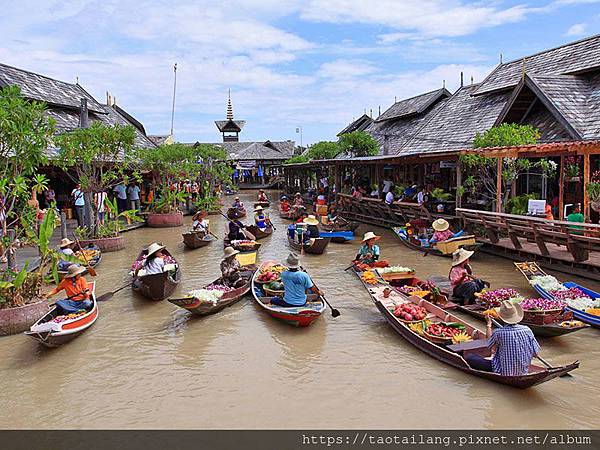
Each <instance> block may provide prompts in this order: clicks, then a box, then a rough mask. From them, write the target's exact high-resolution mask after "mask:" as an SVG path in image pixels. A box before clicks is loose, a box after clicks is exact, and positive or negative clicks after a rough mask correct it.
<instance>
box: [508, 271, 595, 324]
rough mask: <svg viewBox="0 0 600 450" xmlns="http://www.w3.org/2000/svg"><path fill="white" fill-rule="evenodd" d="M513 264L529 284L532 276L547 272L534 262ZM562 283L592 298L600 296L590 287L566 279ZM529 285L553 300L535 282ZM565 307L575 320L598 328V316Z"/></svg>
mask: <svg viewBox="0 0 600 450" xmlns="http://www.w3.org/2000/svg"><path fill="white" fill-rule="evenodd" d="M515 266H517V268H518V269H519V271H520V272H521V273H522V274H523V275H524V276H525V278H527V281H529V283H530V284H531V280H532V278H533V277H534V276H546V275H547V273H546V272H544V271H543V270H542V269H541V268H540V266H538V264H537V263H535V262H525V263H515ZM562 284H563V286H564V287H566V288H567V289H570V288H579V289H581V290H582V291H583V293H584V294H587V295H589V296H590V297H591V298H594V299H596V298H600V293H598V292H595V291H592V290H591V289H588V288H586V287H583V286H580V285H579V284H577V283H573V282H570V281H568V282H566V283H562ZM531 286H532V287H533V289H535V291H536V292H537V293H538V294H540V296H541V297H543V298H546V299H549V300H554V296H553V295H552V294H550V293H549V292H548V291H546V290H545V289H544V288H542V287H540V286H538V285H535V284H531ZM567 309H568V310H569V311H571V312H572V313H573V316H574V317H575V318H576V319H577V320H581V321H582V322H584V323H587V324H589V325H591V326H593V327H595V328H600V316H595V315H593V314H588V313H586V312H585V311H582V310H581V309H576V308H571V307H570V306H567Z"/></svg>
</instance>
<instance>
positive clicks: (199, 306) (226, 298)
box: [169, 266, 256, 316]
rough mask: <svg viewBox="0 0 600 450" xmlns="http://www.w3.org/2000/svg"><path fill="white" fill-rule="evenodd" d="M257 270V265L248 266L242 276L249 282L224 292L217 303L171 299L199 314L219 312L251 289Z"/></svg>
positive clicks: (188, 298) (176, 304) (190, 298)
mask: <svg viewBox="0 0 600 450" xmlns="http://www.w3.org/2000/svg"><path fill="white" fill-rule="evenodd" d="M255 271H256V266H248V267H247V269H246V270H244V271H243V272H242V273H241V275H242V277H243V278H245V279H246V280H247V283H246V284H245V285H244V286H242V287H239V288H237V289H234V290H233V291H229V292H226V293H225V294H223V296H222V297H221V298H220V299H219V301H218V302H217V304H216V305H213V304H212V303H206V302H201V301H200V300H199V299H197V298H194V297H183V298H170V299H169V301H170V302H171V303H173V304H174V305H175V306H179V307H180V308H183V309H186V310H188V311H189V312H191V313H193V314H196V315H199V316H208V315H211V314H215V313H218V312H219V311H222V310H224V309H225V308H227V307H228V306H231V305H233V304H235V303H237V302H239V301H240V300H241V299H242V298H243V297H244V296H245V295H246V294H247V293H248V292H249V291H250V288H251V287H252V276H253V275H254V272H255ZM220 280H221V279H220V278H217V279H216V280H215V281H213V282H212V283H210V284H208V285H207V286H204V287H205V288H206V287H208V286H211V285H213V284H218V283H219V281H220Z"/></svg>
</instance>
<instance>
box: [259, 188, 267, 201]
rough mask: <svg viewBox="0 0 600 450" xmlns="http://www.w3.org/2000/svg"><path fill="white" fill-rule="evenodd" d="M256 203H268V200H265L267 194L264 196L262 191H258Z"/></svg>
mask: <svg viewBox="0 0 600 450" xmlns="http://www.w3.org/2000/svg"><path fill="white" fill-rule="evenodd" d="M258 201H259V202H268V201H269V199H268V198H267V194H265V190H264V189H259V190H258Z"/></svg>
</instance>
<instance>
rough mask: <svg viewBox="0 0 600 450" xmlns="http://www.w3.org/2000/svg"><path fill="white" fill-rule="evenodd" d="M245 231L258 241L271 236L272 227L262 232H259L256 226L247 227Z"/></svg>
mask: <svg viewBox="0 0 600 450" xmlns="http://www.w3.org/2000/svg"><path fill="white" fill-rule="evenodd" d="M246 230H248V232H249V233H252V234H253V235H254V238H255V239H256V240H258V239H263V238H266V237H269V236H271V235H272V234H273V225H270V226H268V227H267V228H265V229H264V230H261V229H260V228H258V227H257V226H256V225H248V226H247V227H246Z"/></svg>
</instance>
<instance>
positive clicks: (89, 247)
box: [58, 244, 102, 280]
mask: <svg viewBox="0 0 600 450" xmlns="http://www.w3.org/2000/svg"><path fill="white" fill-rule="evenodd" d="M84 250H97V251H98V254H97V256H95V257H94V258H92V259H90V260H89V261H88V263H89V264H88V265H89V267H91V268H92V269H95V268H96V267H97V266H98V265H99V264H100V263H101V262H102V252H101V251H100V248H98V246H97V245H95V244H89V245H87V246H85V247H84ZM67 273H68V271H67V270H59V271H58V278H59V279H60V280H62V279H63V278H64V277H65V276H66V275H67ZM87 273H88V270H87V267H86V269H85V272H83V275H85V274H87Z"/></svg>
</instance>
